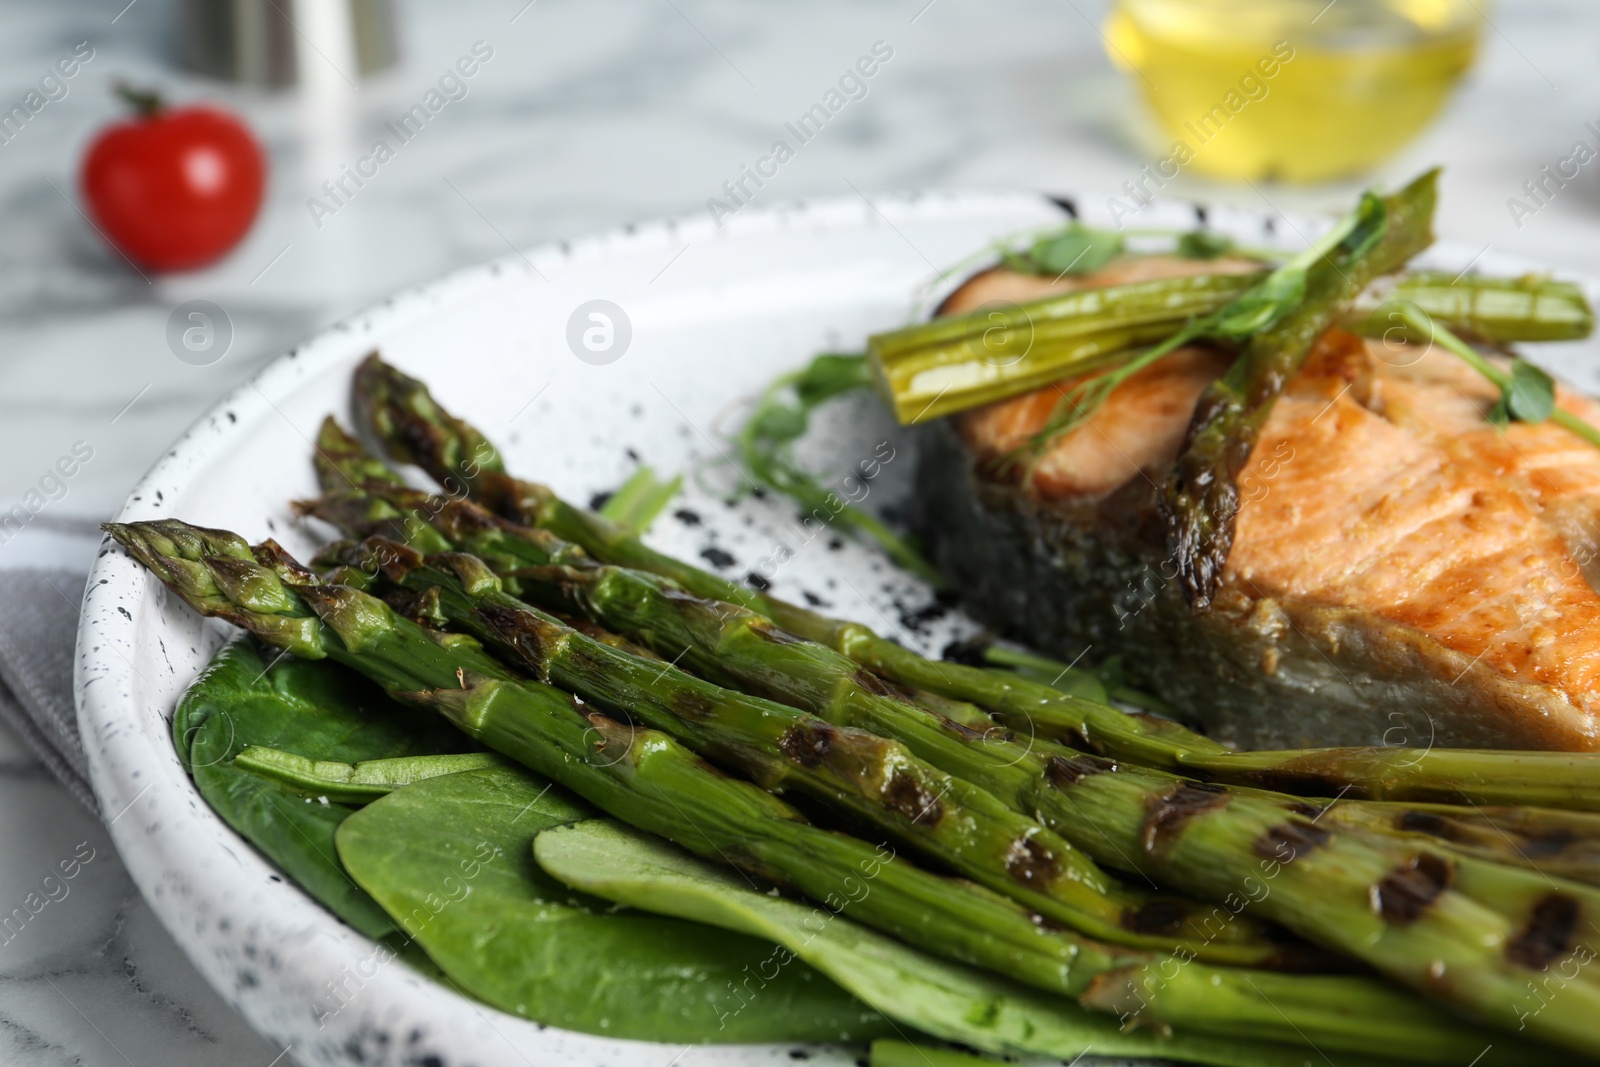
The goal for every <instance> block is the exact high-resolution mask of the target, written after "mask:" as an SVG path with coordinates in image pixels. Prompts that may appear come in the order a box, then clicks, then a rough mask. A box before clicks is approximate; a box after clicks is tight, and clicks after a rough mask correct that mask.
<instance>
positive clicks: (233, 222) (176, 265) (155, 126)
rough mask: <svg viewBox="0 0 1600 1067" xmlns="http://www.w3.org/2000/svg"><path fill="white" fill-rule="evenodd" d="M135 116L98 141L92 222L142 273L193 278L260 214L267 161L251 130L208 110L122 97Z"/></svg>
mask: <svg viewBox="0 0 1600 1067" xmlns="http://www.w3.org/2000/svg"><path fill="white" fill-rule="evenodd" d="M120 91H121V92H122V95H123V96H124V97H125V98H126V99H128V100H129V101H130V102H131V103H133V104H134V105H135V107H136V108H137V109H138V114H137V115H135V116H134V117H133V118H131V119H128V120H126V121H123V122H118V123H115V124H113V125H111V126H109V127H107V128H106V129H105V130H103V131H101V133H100V135H99V136H98V137H96V138H95V140H94V143H93V144H92V145H90V147H89V154H88V156H87V157H86V158H85V159H84V161H83V172H82V174H81V176H80V180H81V182H82V184H83V194H84V198H85V199H86V200H87V201H88V203H89V211H90V213H91V214H92V215H93V217H94V221H95V224H96V225H97V226H99V227H100V229H101V231H102V232H103V233H104V234H105V235H106V236H107V237H108V238H110V240H111V243H112V244H114V245H116V246H117V248H118V249H119V250H120V251H121V252H122V253H123V254H124V255H126V256H127V257H128V258H129V259H131V260H133V261H134V262H135V263H137V264H139V265H140V266H142V267H150V268H153V269H155V270H187V269H189V268H192V267H201V266H204V265H205V264H207V263H210V262H212V261H213V260H215V259H217V258H218V257H219V256H221V255H222V254H223V253H224V252H226V251H228V249H230V248H232V247H233V246H234V245H235V244H237V243H238V242H239V239H240V238H241V237H243V236H244V234H245V231H247V230H248V229H250V224H251V223H252V222H253V221H255V217H256V211H257V210H258V209H259V208H260V207H261V193H262V189H263V187H264V186H265V184H266V162H265V159H264V157H263V156H262V153H261V148H260V147H259V146H258V145H257V144H256V139H255V137H253V136H252V135H251V133H250V131H249V129H248V128H247V127H246V126H245V125H244V124H243V123H242V122H240V121H239V120H238V119H236V118H234V117H233V116H232V115H230V114H228V113H227V112H225V111H221V110H218V109H217V108H213V107H206V106H190V107H180V108H171V109H169V108H167V107H165V106H164V105H163V104H162V103H161V101H160V100H159V98H157V97H155V96H154V95H152V94H148V93H136V92H133V91H131V90H127V89H122V90H120Z"/></svg>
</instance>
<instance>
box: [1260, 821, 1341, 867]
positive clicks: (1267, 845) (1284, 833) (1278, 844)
mask: <svg viewBox="0 0 1600 1067" xmlns="http://www.w3.org/2000/svg"><path fill="white" fill-rule="evenodd" d="M1332 837H1333V832H1332V831H1331V830H1326V829H1324V828H1322V827H1320V826H1317V825H1315V824H1313V823H1309V822H1302V821H1301V820H1299V819H1285V820H1284V821H1283V822H1281V823H1278V824H1277V825H1276V826H1270V827H1268V828H1267V829H1266V830H1265V831H1264V832H1263V833H1262V835H1261V836H1260V837H1258V838H1256V840H1255V844H1254V845H1253V846H1252V847H1253V848H1254V849H1255V853H1256V855H1257V856H1260V857H1261V858H1262V859H1270V860H1277V861H1279V862H1280V863H1292V862H1293V861H1294V860H1297V859H1299V858H1300V857H1301V856H1304V855H1306V854H1307V853H1310V852H1315V851H1316V850H1317V849H1319V848H1321V847H1322V846H1323V845H1326V844H1327V843H1328V841H1329V839H1330V838H1332Z"/></svg>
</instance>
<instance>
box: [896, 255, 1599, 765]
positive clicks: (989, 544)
mask: <svg viewBox="0 0 1600 1067" xmlns="http://www.w3.org/2000/svg"><path fill="white" fill-rule="evenodd" d="M1197 267H1198V268H1199V269H1216V264H1214V263H1212V264H1196V263H1194V262H1193V261H1185V260H1177V259H1169V258H1165V257H1143V258H1140V259H1135V258H1133V257H1125V258H1124V259H1122V260H1119V261H1117V262H1114V263H1112V264H1111V265H1110V266H1109V267H1108V268H1107V269H1106V270H1105V271H1103V272H1101V273H1100V274H1099V275H1095V276H1090V277H1088V278H1078V279H1063V280H1061V281H1059V282H1053V283H1052V282H1050V281H1048V280H1046V279H1039V278H1034V277H1028V276H1024V275H1020V274H1016V273H1013V272H1010V271H1007V270H992V271H987V272H985V273H984V274H981V275H979V276H977V277H976V278H974V279H972V280H970V281H969V282H968V283H966V284H965V285H964V286H963V287H962V288H961V289H960V290H958V291H957V292H956V293H955V294H953V295H952V297H951V298H950V299H949V300H947V301H946V303H945V305H944V306H943V308H941V311H942V313H947V314H948V313H956V312H960V311H963V310H968V309H970V308H972V307H975V306H977V305H979V304H982V303H985V302H987V301H992V300H997V299H998V300H1015V301H1021V300H1027V299H1036V298H1038V297H1040V296H1043V295H1046V293H1047V292H1049V291H1051V290H1052V289H1065V288H1068V287H1075V286H1083V285H1105V284H1116V283H1118V282H1122V281H1126V280H1131V279H1133V278H1147V277H1152V276H1158V275H1159V274H1162V273H1171V272H1177V271H1180V270H1194V269H1197ZM1228 362H1229V356H1228V355H1227V354H1225V353H1222V352H1220V351H1217V350H1214V349H1209V348H1204V347H1194V348H1187V349H1182V350H1180V351H1178V352H1176V353H1174V354H1173V355H1171V356H1170V357H1168V358H1166V359H1163V360H1161V361H1160V362H1158V363H1156V364H1155V365H1154V366H1152V367H1150V368H1148V369H1146V370H1145V371H1144V372H1142V373H1140V374H1139V375H1137V376H1136V377H1134V378H1132V379H1131V380H1130V381H1128V382H1127V383H1126V384H1125V385H1124V386H1123V387H1121V388H1119V389H1118V390H1116V391H1115V392H1113V393H1112V394H1111V397H1110V399H1109V400H1108V402H1107V403H1106V404H1105V406H1104V408H1102V409H1101V410H1100V411H1099V412H1098V413H1096V414H1095V415H1094V416H1093V417H1092V418H1091V419H1090V420H1089V421H1088V422H1087V423H1086V424H1085V425H1083V426H1080V427H1079V428H1078V429H1077V430H1075V431H1074V432H1072V433H1070V434H1068V435H1066V436H1065V437H1063V438H1061V439H1060V440H1058V441H1057V442H1056V443H1055V444H1054V445H1053V446H1052V448H1051V449H1050V451H1049V452H1048V453H1047V454H1046V455H1045V456H1044V457H1043V459H1042V460H1041V461H1040V463H1039V464H1038V466H1037V468H1036V470H1035V473H1034V476H1033V478H1032V480H1031V481H1030V482H1028V483H1027V484H1025V485H1024V484H1023V483H1022V481H1021V480H1020V478H1018V477H1017V476H1009V477H1004V478H1003V477H1001V476H999V475H997V474H994V473H992V470H991V469H990V468H986V465H985V461H989V460H994V459H996V458H998V457H1000V456H1002V455H1004V454H1005V453H1006V452H1008V451H1009V450H1010V449H1012V448H1014V447H1016V446H1017V445H1019V444H1021V443H1022V442H1023V441H1025V440H1026V439H1027V438H1028V436H1029V435H1031V434H1032V433H1034V432H1036V431H1037V430H1038V429H1040V428H1041V427H1042V426H1043V424H1044V422H1045V420H1046V419H1047V418H1048V416H1049V414H1050V411H1051V409H1052V408H1053V407H1054V405H1055V402H1056V400H1057V399H1058V398H1059V397H1060V396H1061V395H1062V391H1063V390H1065V389H1067V388H1068V387H1070V385H1071V384H1072V382H1071V381H1070V380H1069V381H1064V382H1060V383H1057V384H1055V385H1052V386H1048V387H1045V388H1043V389H1040V390H1038V391H1036V392H1034V393H1030V394H1026V395H1023V396H1018V397H1015V398H1012V399H1009V400H1005V401H1002V402H1000V403H996V404H993V405H990V406H988V407H985V408H981V409H978V410H974V411H971V412H966V413H964V414H962V415H958V416H955V417H953V418H951V419H947V420H944V421H943V422H942V423H940V424H937V425H935V426H933V427H930V428H929V429H928V430H927V436H926V439H925V442H924V443H925V447H924V448H923V450H922V458H921V460H920V461H919V462H920V469H919V473H918V492H917V499H918V508H919V512H920V514H919V516H918V524H919V526H920V527H921V532H922V533H923V535H924V536H925V537H926V538H927V540H928V542H929V544H930V546H931V550H932V552H933V554H934V558H935V560H936V562H937V564H938V565H939V567H940V568H941V570H942V571H943V572H944V573H945V574H946V575H947V576H948V577H949V578H950V580H951V581H952V583H953V584H954V585H955V586H956V588H957V590H958V591H959V592H960V593H961V594H963V597H964V600H965V602H966V604H967V605H968V607H969V610H970V611H971V612H972V613H973V614H974V615H975V616H977V617H978V618H980V619H981V621H983V622H984V623H985V624H987V625H989V626H991V627H993V628H995V629H996V630H997V631H999V632H1002V633H1005V634H1008V635H1010V636H1013V637H1016V638H1018V639H1020V640H1023V641H1025V642H1027V643H1030V644H1033V645H1035V646H1040V645H1043V646H1045V647H1047V648H1048V649H1049V650H1050V651H1053V652H1055V653H1056V654H1058V655H1060V656H1062V657H1063V658H1065V659H1068V660H1070V659H1073V658H1074V657H1076V656H1078V655H1079V654H1080V653H1082V652H1084V651H1085V649H1086V648H1087V649H1088V650H1089V655H1090V656H1091V658H1098V657H1101V656H1105V655H1110V654H1113V653H1121V654H1122V656H1123V662H1124V664H1125V666H1126V668H1127V670H1128V673H1129V675H1130V677H1131V679H1132V680H1133V681H1135V682H1136V683H1137V684H1139V685H1141V686H1143V687H1145V688H1147V689H1149V690H1151V691H1153V692H1155V693H1156V694H1158V695H1160V696H1162V697H1163V698H1165V699H1166V700H1168V701H1169V702H1171V703H1172V704H1173V705H1174V706H1175V707H1176V708H1178V709H1180V710H1181V711H1182V712H1183V713H1185V714H1187V715H1190V716H1192V717H1193V719H1194V720H1196V721H1197V722H1198V723H1199V724H1200V725H1201V726H1203V727H1204V728H1206V729H1207V730H1208V732H1210V733H1211V734H1212V735H1213V736H1215V737H1217V738H1218V739H1220V740H1223V741H1225V742H1229V743H1234V744H1238V745H1241V746H1245V747H1251V748H1283V747H1289V748H1298V747H1313V746H1322V745H1407V746H1415V747H1425V746H1428V745H1440V746H1444V745H1452V746H1471V747H1496V748H1545V749H1571V750H1588V749H1600V688H1597V679H1600V593H1597V592H1596V585H1595V583H1596V580H1597V578H1600V450H1597V449H1596V448H1594V447H1593V446H1591V445H1589V444H1587V443H1585V442H1584V441H1582V440H1580V439H1579V438H1577V437H1576V436H1574V435H1573V434H1571V433H1570V432H1568V431H1566V430H1564V429H1561V428H1560V427H1558V426H1556V425H1554V424H1552V423H1550V422H1544V423H1539V424H1526V423H1513V424H1512V425H1511V426H1509V427H1508V428H1507V429H1506V430H1505V431H1503V432H1502V431H1501V430H1500V429H1497V428H1496V427H1495V426H1494V425H1493V424H1491V423H1490V422H1489V421H1488V417H1487V416H1488V413H1489V411H1490V409H1491V408H1492V407H1493V406H1494V404H1495V402H1496V400H1497V399H1498V392H1497V390H1496V389H1495V387H1494V386H1493V385H1491V384H1490V383H1489V382H1487V381H1485V380H1484V379H1483V378H1482V377H1481V376H1480V375H1478V374H1477V373H1476V372H1474V371H1473V370H1471V369H1470V368H1469V367H1467V366H1466V364H1464V363H1463V362H1462V361H1461V360H1460V359H1459V358H1458V357H1456V356H1454V355H1452V354H1450V353H1449V352H1447V351H1445V350H1444V349H1442V348H1425V347H1422V346H1414V345H1405V344H1399V343H1392V342H1387V341H1376V340H1374V341H1365V340H1363V339H1361V338H1359V337H1356V336H1354V335H1352V334H1348V333H1345V332H1343V331H1340V330H1333V331H1330V332H1329V333H1328V334H1327V335H1325V336H1324V337H1323V339H1322V340H1321V341H1320V342H1319V344H1318V346H1317V348H1316V350H1315V351H1314V352H1313V354H1312V356H1311V358H1310V359H1309V361H1308V363H1307V366H1306V367H1305V369H1304V370H1303V371H1302V373H1301V374H1300V375H1299V376H1298V377H1297V378H1296V379H1295V380H1294V381H1293V382H1292V383H1291V384H1290V385H1289V387H1288V388H1287V390H1286V391H1285V393H1284V394H1283V395H1282V396H1281V397H1280V398H1279V400H1278V402H1277V404H1276V406H1275V407H1274V408H1273V410H1272V414H1271V417H1270V418H1269V420H1268V421H1267V423H1266V426H1265V427H1264V429H1263V431H1262V433H1261V436H1260V439H1259V440H1258V442H1257V444H1256V446H1255V450H1254V453H1253V454H1252V457H1251V459H1250V461H1249V464H1248V465H1247V467H1246V469H1245V470H1244V471H1243V472H1242V474H1241V476H1240V478H1239V485H1240V488H1241V495H1242V498H1243V503H1242V507H1241V509H1240V511H1239V513H1238V516H1237V523H1236V530H1235V538H1234V542H1233V547H1232V551H1231V554H1230V555H1229V557H1228V561H1227V567H1226V570H1225V572H1224V578H1223V583H1222V588H1221V590H1220V592H1219V595H1218V596H1217V598H1216V601H1215V604H1214V607H1213V609H1212V610H1211V611H1209V612H1206V613H1197V612H1195V611H1193V610H1192V609H1191V608H1190V606H1189V605H1188V603H1187V602H1186V600H1185V597H1184V595H1183V592H1182V589H1181V588H1180V584H1179V583H1178V582H1177V581H1176V580H1175V576H1176V574H1177V570H1176V567H1175V566H1174V565H1173V563H1172V560H1171V558H1170V556H1169V555H1168V553H1167V546H1166V539H1165V528H1164V526H1163V524H1162V521H1161V518H1160V515H1159V513H1158V511H1157V506H1156V500H1157V495H1158V492H1159V486H1160V484H1161V481H1162V479H1163V477H1164V476H1165V475H1166V473H1167V471H1168V469H1169V467H1170V466H1171V465H1172V463H1173V460H1174V459H1175V457H1176V455H1177V452H1178V449H1179V447H1180V446H1181V444H1182V442H1183V438H1184V434H1185V431H1186V430H1187V428H1188V425H1189V421H1190V417H1191V415H1192V414H1193V412H1194V407H1195V401H1196V400H1197V399H1198V398H1199V396H1200V393H1201V391H1202V390H1203V389H1205V387H1206V385H1207V384H1208V383H1209V382H1210V381H1212V380H1213V379H1214V378H1215V377H1217V376H1218V375H1219V374H1221V373H1222V371H1223V370H1225V369H1226V367H1227V365H1228ZM1557 402H1558V403H1559V404H1560V405H1561V406H1562V407H1563V408H1565V409H1567V410H1568V411H1571V412H1573V413H1575V414H1577V415H1579V416H1580V417H1582V418H1584V419H1586V420H1587V421H1589V422H1591V423H1596V424H1600V404H1596V403H1595V402H1594V401H1592V400H1590V399H1588V398H1587V397H1584V396H1582V395H1580V394H1578V393H1576V392H1574V391H1573V390H1571V389H1566V388H1561V389H1560V390H1559V391H1558V395H1557Z"/></svg>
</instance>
